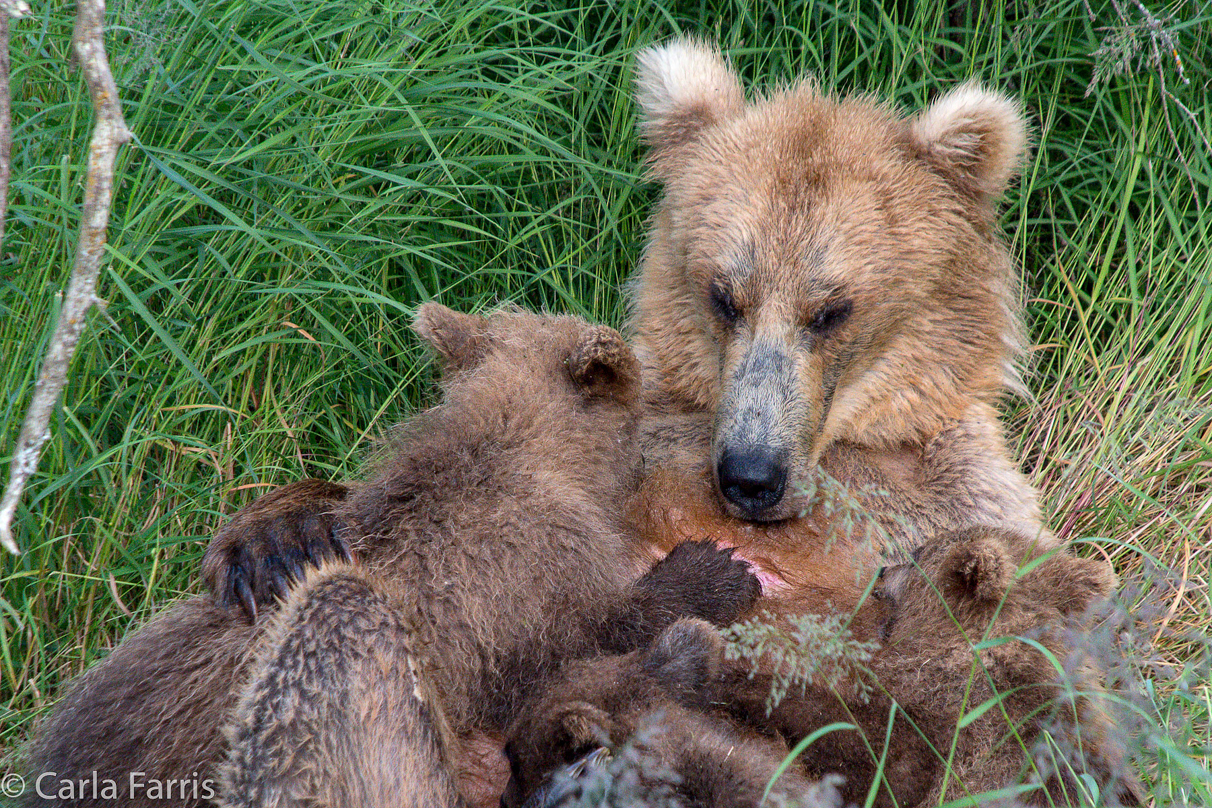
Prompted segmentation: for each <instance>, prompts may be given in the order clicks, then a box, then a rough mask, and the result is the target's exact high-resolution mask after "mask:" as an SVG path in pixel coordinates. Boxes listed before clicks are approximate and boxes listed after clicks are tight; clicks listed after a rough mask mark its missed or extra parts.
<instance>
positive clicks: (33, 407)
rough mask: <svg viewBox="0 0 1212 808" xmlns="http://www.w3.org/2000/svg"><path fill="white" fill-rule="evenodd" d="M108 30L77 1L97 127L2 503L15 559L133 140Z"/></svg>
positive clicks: (6, 539)
mask: <svg viewBox="0 0 1212 808" xmlns="http://www.w3.org/2000/svg"><path fill="white" fill-rule="evenodd" d="M20 2H21V0H0V7H3V9H4V10H6V11H7V10H9V8H10V7H12V6H13V5H14V4H16V3H20ZM10 13H11V12H10ZM104 26H105V0H80V3H79V6H78V8H77V12H76V30H75V34H74V35H73V36H72V46H73V47H72V50H73V52H74V54H75V60H76V62H77V64H79V65H80V69H81V70H82V71H83V72H84V82H85V84H87V85H88V91H89V95H90V96H91V98H92V102H93V110H94V112H95V113H96V123H95V125H94V127H93V136H92V140H91V142H90V143H89V159H88V179H87V182H86V186H85V189H84V206H83V208H82V209H81V211H80V238H79V242H78V243H77V244H76V261H75V265H74V266H73V267H72V275H71V280H70V281H69V283H68V287H67V294H66V295H65V296H64V298H63V309H62V311H61V312H60V314H59V322H58V323H57V324H56V325H55V333H54V334H53V335H52V336H51V341H50V347H48V348H47V351H46V360H45V361H44V362H43V365H42V371H41V373H39V375H38V382H37V384H36V385H35V386H34V395H33V398H32V400H31V401H30V405H29V412H28V413H26V416H25V423H24V424H22V426H21V435H20V436H19V437H18V438H17V445H16V447H15V449H14V451H13V462H12V467H11V469H10V470H9V481H8V487H7V488H6V489H5V491H4V499H3V500H2V501H0V545H3V546H4V547H5V548H6V549H8V550H9V551H11V552H13V553H16V552H19V550H18V549H17V544H16V542H15V541H13V536H12V520H13V514H14V513H15V512H16V510H17V503H18V502H19V501H20V499H21V493H22V491H23V490H24V489H25V484H26V482H27V481H28V480H29V478H30V476H32V475H33V473H34V469H36V468H37V467H38V457H39V455H40V454H41V452H42V445H43V443H45V442H46V438H47V436H48V435H49V434H50V427H49V425H50V416H51V413H52V412H53V411H54V408H55V402H56V401H57V400H58V399H59V394H60V393H61V392H62V391H63V387H64V385H65V384H66V383H67V370H68V366H69V365H70V364H71V358H72V354H73V353H74V352H75V350H76V344H77V343H78V342H79V341H80V334H81V332H82V331H83V330H84V316H85V314H86V313H87V312H88V310H89V309H90V308H91V307H92V306H93V304H94V303H98V302H100V301H99V300H98V298H97V292H96V290H97V277H98V276H99V275H100V273H101V259H102V257H103V255H104V252H105V231H106V226H107V225H108V224H109V209H110V203H111V202H112V200H113V195H114V161H115V160H116V158H117V155H118V149H119V148H120V147H121V146H122V144H123V143H125V142H126V141H128V140H130V130H128V129H127V128H126V121H125V120H124V119H123V117H122V107H121V105H120V103H119V101H118V87H117V85H116V84H114V77H113V74H112V73H111V72H110V69H109V60H108V59H107V58H106V56H105V45H104V43H103V42H102V33H103V31H104Z"/></svg>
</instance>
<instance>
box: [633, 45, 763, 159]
mask: <svg viewBox="0 0 1212 808" xmlns="http://www.w3.org/2000/svg"><path fill="white" fill-rule="evenodd" d="M636 100H637V101H638V102H639V104H640V133H641V134H642V135H643V138H644V141H645V142H646V143H647V144H648V145H649V146H650V147H651V149H652V152H651V155H650V159H651V162H652V164H653V167H654V168H655V169H656V173H657V175H658V176H661V175H662V174H663V172H664V171H665V170H668V168H669V166H668V165H667V163H668V162H669V161H671V160H673V158H674V155H675V153H676V152H677V150H678V148H679V147H680V146H683V145H685V144H686V143H689V142H690V141H692V140H694V139H695V138H696V137H698V135H699V133H700V132H701V131H702V130H703V129H704V128H705V127H707V126H710V125H712V124H714V123H717V122H719V121H723V120H725V119H727V118H730V117H731V116H733V115H735V114H737V113H738V112H740V110H741V108H742V107H744V105H745V93H744V91H743V90H742V89H741V82H740V79H738V78H737V75H736V73H734V72H733V71H732V70H731V69H730V68H729V67H728V64H727V63H726V62H725V61H724V58H723V57H722V56H721V55H720V52H719V51H718V50H716V49H715V48H714V47H712V46H710V45H708V44H706V43H705V42H701V41H699V40H696V39H692V38H689V37H681V38H678V39H675V40H673V41H672V42H668V43H666V44H664V45H656V46H653V47H651V48H646V49H645V50H643V51H641V52H640V54H639V56H638V57H637V66H636Z"/></svg>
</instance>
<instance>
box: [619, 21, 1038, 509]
mask: <svg viewBox="0 0 1212 808" xmlns="http://www.w3.org/2000/svg"><path fill="white" fill-rule="evenodd" d="M637 74H638V75H637V82H638V93H637V94H638V101H639V105H640V108H641V124H640V126H641V130H642V133H643V136H644V138H645V140H646V142H647V144H648V145H649V148H650V153H649V165H650V167H651V172H652V175H653V176H654V177H655V178H656V179H657V180H659V181H660V182H661V183H662V184H663V185H664V195H663V198H662V201H661V204H660V207H659V209H658V212H657V216H656V219H655V223H654V227H653V232H652V237H651V241H650V243H649V245H648V248H647V252H646V255H645V258H644V263H643V266H642V268H641V270H640V272H639V274H638V277H637V278H636V279H635V281H634V285H633V289H632V292H633V295H634V318H633V323H632V328H633V329H634V331H635V333H636V337H637V340H636V344H637V351H638V353H639V355H640V360H641V362H642V363H643V364H644V366H645V374H646V375H645V381H646V383H647V384H649V385H650V390H649V391H648V394H649V395H652V396H654V397H656V398H657V399H659V400H661V401H664V402H672V403H673V404H674V405H675V406H677V407H680V408H689V409H699V410H708V411H714V412H716V413H717V420H716V425H715V435H714V441H713V462H714V466H715V470H716V477H717V482H718V486H719V489H720V493H721V494H722V495H723V497H724V499H725V500H726V503H727V506H728V507H729V508H730V509H731V510H732V512H733V514H734V515H737V516H740V517H742V518H745V519H750V520H762V521H765V520H774V519H782V518H786V517H788V516H790V515H792V514H793V513H795V512H796V511H797V506H796V505H795V503H794V502H792V501H791V500H793V499H794V497H785V496H784V495H785V494H787V493H789V492H793V491H795V490H796V488H797V486H798V484H799V483H801V482H802V481H803V480H804V479H805V474H806V471H807V469H808V468H810V467H811V465H813V464H814V463H816V461H817V460H818V459H819V457H820V455H821V453H822V452H823V451H824V450H825V448H826V447H828V445H829V444H830V443H831V442H833V441H838V440H846V441H853V442H857V443H860V444H863V445H870V446H893V445H897V444H900V443H903V442H913V441H920V440H921V439H923V438H924V437H926V436H929V435H931V434H933V433H934V432H936V431H937V430H938V428H939V426H940V425H941V424H942V423H944V422H945V421H946V420H948V419H951V418H954V417H956V416H958V415H961V414H962V413H964V412H965V411H966V410H967V409H968V408H969V407H970V406H972V405H973V404H974V403H978V402H986V403H987V402H990V401H992V400H993V399H995V398H996V397H997V396H998V395H999V394H1000V392H1001V391H1002V390H1003V389H1004V388H1005V387H1008V386H1009V387H1015V386H1017V384H1018V382H1017V377H1016V375H1015V371H1014V360H1015V358H1016V352H1017V351H1018V350H1019V342H1020V323H1019V316H1020V315H1019V305H1018V302H1017V297H1016V292H1015V284H1016V272H1015V269H1014V266H1013V264H1012V262H1011V260H1010V257H1009V255H1008V254H1007V252H1006V249H1005V247H1004V245H1003V244H1002V238H1001V234H1000V232H999V230H998V228H997V226H996V221H995V207H996V203H997V201H998V200H999V198H1000V197H1001V195H1002V193H1003V192H1004V190H1005V188H1006V186H1007V184H1008V183H1009V181H1010V180H1011V178H1012V177H1013V175H1014V174H1015V172H1016V170H1017V168H1018V166H1019V164H1020V162H1021V161H1022V159H1023V155H1024V151H1025V147H1026V125H1025V122H1024V119H1023V116H1022V113H1021V111H1020V110H1019V108H1018V105H1017V104H1016V103H1015V102H1013V101H1012V100H1010V99H1009V98H1007V97H1005V96H1003V95H1001V94H999V93H996V92H993V91H990V90H986V89H984V88H982V87H981V86H979V85H978V84H976V83H968V84H965V85H962V86H960V87H958V88H956V89H954V90H952V91H951V92H950V93H948V94H946V95H944V96H943V97H941V98H940V99H939V100H937V101H936V102H935V103H933V104H932V105H930V106H929V107H927V108H926V109H925V110H922V111H921V112H919V113H917V114H914V115H911V116H908V117H904V116H901V115H899V114H897V113H896V112H895V111H894V110H893V109H891V108H890V107H889V106H888V105H886V104H881V103H878V102H876V101H874V100H872V99H870V98H865V97H858V98H849V99H837V98H834V97H831V96H829V95H826V94H824V93H822V92H821V91H820V90H819V89H817V87H816V86H815V85H814V84H813V83H812V82H811V81H807V80H805V81H801V82H800V83H799V84H796V85H795V86H793V87H792V88H791V89H788V90H784V91H779V92H775V93H772V94H771V95H769V96H766V97H759V98H755V99H754V100H751V101H747V100H746V98H745V94H744V92H743V90H742V88H741V84H740V81H739V79H738V77H737V75H736V74H735V73H734V72H733V71H732V70H731V69H730V68H729V67H728V65H727V64H726V63H725V61H724V60H723V58H721V56H720V55H719V53H718V52H716V51H715V50H714V49H712V48H710V47H708V46H706V45H703V44H700V43H697V42H694V41H690V40H677V41H674V42H672V43H669V44H666V45H663V46H659V47H654V48H650V49H648V50H646V51H644V52H643V53H641V54H640V57H639V63H638V67H637Z"/></svg>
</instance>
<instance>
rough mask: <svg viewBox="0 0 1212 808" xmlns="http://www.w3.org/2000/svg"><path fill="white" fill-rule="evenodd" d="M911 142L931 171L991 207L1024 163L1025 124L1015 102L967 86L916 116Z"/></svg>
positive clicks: (977, 85) (973, 84)
mask: <svg viewBox="0 0 1212 808" xmlns="http://www.w3.org/2000/svg"><path fill="white" fill-rule="evenodd" d="M910 137H911V139H912V141H913V145H914V148H915V149H916V150H917V151H918V153H919V155H920V156H921V157H922V159H924V160H925V161H926V162H927V163H929V164H930V166H931V167H932V168H933V169H934V170H935V171H937V172H938V173H940V174H942V175H943V176H944V177H946V178H947V179H948V180H950V181H951V182H952V183H954V184H955V185H956V186H957V187H958V188H959V189H960V190H961V191H962V192H963V193H965V194H967V195H968V196H971V197H973V198H974V199H975V200H976V201H978V202H981V203H983V204H990V205H991V204H992V203H994V202H996V201H997V200H998V199H1000V198H1001V196H1002V194H1003V193H1005V190H1006V186H1007V185H1008V184H1009V183H1010V180H1011V178H1012V177H1014V175H1015V174H1016V173H1017V172H1018V169H1019V166H1020V165H1021V164H1022V162H1023V159H1024V156H1025V153H1026V150H1027V122H1026V120H1025V119H1024V118H1023V112H1022V109H1021V107H1020V106H1019V104H1018V102H1016V101H1014V100H1013V99H1011V98H1010V97H1008V96H1005V95H1002V94H1001V93H997V92H993V91H992V90H987V89H985V88H984V87H982V86H981V85H980V84H979V83H978V82H975V81H969V82H967V83H965V84H962V85H960V86H959V87H957V88H955V89H954V90H952V91H951V92H949V93H947V94H946V95H944V96H943V97H942V98H940V99H938V100H937V101H935V102H934V103H933V104H931V105H930V106H929V107H927V108H926V109H925V111H923V112H922V113H921V114H920V115H918V116H917V118H916V119H914V120H913V122H912V123H911V124H910Z"/></svg>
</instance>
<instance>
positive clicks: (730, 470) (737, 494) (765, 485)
mask: <svg viewBox="0 0 1212 808" xmlns="http://www.w3.org/2000/svg"><path fill="white" fill-rule="evenodd" d="M716 473H717V475H718V479H719V481H720V493H721V494H723V495H724V497H725V498H726V499H727V500H728V501H729V502H731V503H732V504H733V505H736V506H737V507H738V508H740V509H741V510H743V511H744V512H745V514H746V515H747V516H749V517H750V518H756V517H757V516H758V515H759V514H760V513H761V512H762V511H764V510H766V509H768V508H771V507H773V506H775V505H777V504H778V502H779V500H781V499H782V498H783V489H784V488H785V487H786V485H787V463H786V461H785V460H784V457H783V453H782V452H779V451H777V450H775V449H771V448H770V447H769V446H754V447H750V448H748V449H745V450H743V451H740V452H734V451H732V450H731V449H725V450H724V454H723V455H721V456H720V462H719V465H717V466H716Z"/></svg>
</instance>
